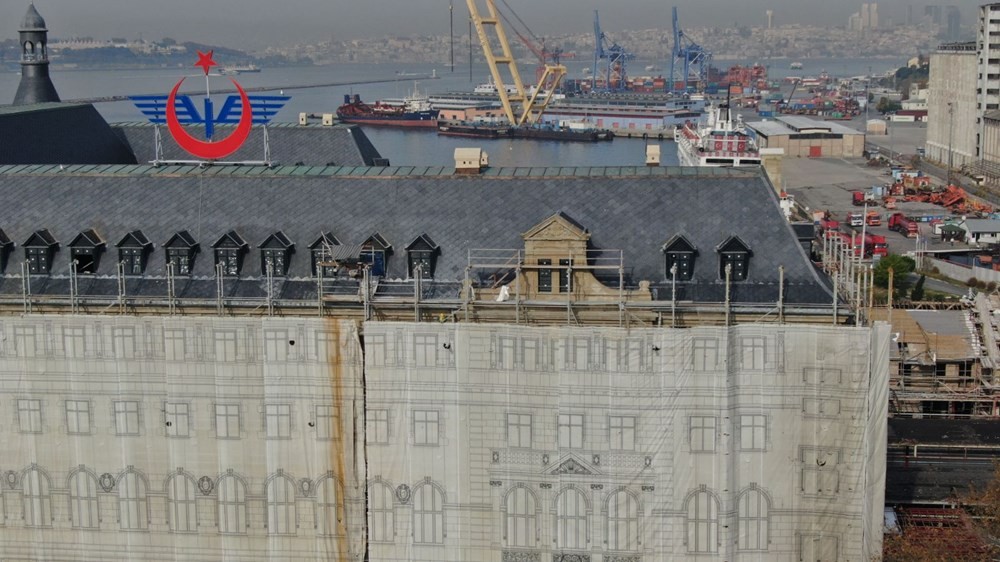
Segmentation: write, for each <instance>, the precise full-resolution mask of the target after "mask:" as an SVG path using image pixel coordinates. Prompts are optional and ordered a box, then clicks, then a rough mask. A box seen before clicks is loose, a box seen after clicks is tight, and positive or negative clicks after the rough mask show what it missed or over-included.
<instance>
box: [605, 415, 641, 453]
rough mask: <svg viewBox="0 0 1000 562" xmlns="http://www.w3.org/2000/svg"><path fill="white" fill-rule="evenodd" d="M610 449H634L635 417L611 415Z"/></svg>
mask: <svg viewBox="0 0 1000 562" xmlns="http://www.w3.org/2000/svg"><path fill="white" fill-rule="evenodd" d="M609 427H610V429H611V435H610V437H611V450H613V451H634V450H635V418H634V417H632V416H611V417H610V423H609Z"/></svg>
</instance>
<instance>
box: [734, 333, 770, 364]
mask: <svg viewBox="0 0 1000 562" xmlns="http://www.w3.org/2000/svg"><path fill="white" fill-rule="evenodd" d="M765 341H766V340H765V339H764V337H763V336H749V337H744V338H740V368H741V369H750V370H754V371H761V370H763V369H764V363H765V361H766V358H765Z"/></svg>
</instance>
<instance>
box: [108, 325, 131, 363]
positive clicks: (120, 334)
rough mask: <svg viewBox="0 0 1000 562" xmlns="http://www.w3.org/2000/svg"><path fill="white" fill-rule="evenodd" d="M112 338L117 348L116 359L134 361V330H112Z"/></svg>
mask: <svg viewBox="0 0 1000 562" xmlns="http://www.w3.org/2000/svg"><path fill="white" fill-rule="evenodd" d="M111 338H112V339H111V341H112V342H113V343H114V346H115V348H114V350H115V357H117V358H119V359H132V358H134V357H135V356H136V346H135V330H134V329H132V328H112V329H111Z"/></svg>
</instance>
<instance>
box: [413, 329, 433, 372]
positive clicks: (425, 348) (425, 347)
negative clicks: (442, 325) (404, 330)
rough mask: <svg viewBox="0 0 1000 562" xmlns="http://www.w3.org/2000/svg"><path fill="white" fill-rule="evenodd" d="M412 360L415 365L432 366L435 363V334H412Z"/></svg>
mask: <svg viewBox="0 0 1000 562" xmlns="http://www.w3.org/2000/svg"><path fill="white" fill-rule="evenodd" d="M413 360H414V363H415V364H416V366H417V367H433V366H434V365H436V364H437V335H436V334H414V336H413Z"/></svg>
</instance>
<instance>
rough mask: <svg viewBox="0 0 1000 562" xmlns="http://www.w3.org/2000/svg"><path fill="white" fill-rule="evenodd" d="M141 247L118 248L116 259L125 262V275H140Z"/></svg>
mask: <svg viewBox="0 0 1000 562" xmlns="http://www.w3.org/2000/svg"><path fill="white" fill-rule="evenodd" d="M142 254H143V250H142V248H122V249H120V250H118V261H120V262H122V263H123V264H125V274H126V275H142Z"/></svg>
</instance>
